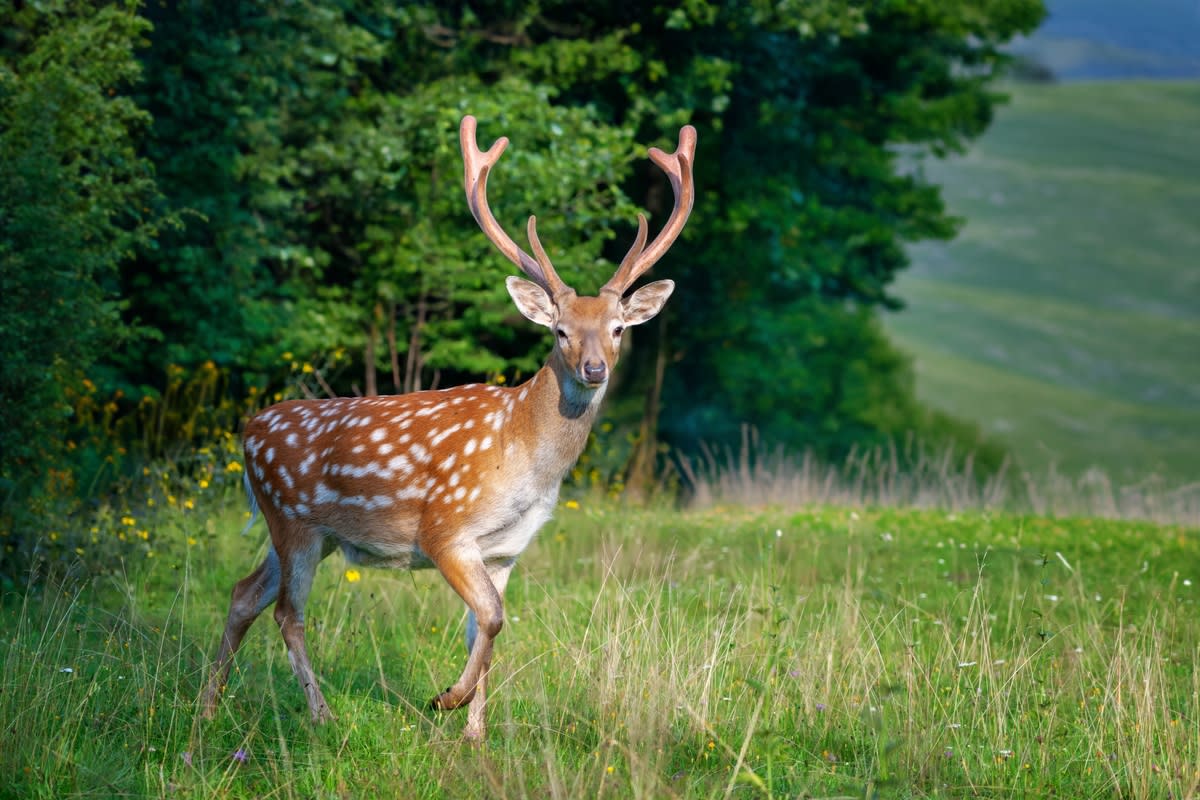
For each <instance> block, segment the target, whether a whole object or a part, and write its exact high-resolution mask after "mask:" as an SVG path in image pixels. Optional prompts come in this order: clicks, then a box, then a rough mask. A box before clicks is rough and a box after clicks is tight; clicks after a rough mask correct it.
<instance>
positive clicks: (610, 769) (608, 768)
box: [605, 764, 616, 775]
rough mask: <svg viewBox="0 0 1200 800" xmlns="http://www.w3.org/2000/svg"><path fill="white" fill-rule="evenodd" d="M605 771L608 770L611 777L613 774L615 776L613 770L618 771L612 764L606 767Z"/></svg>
mask: <svg viewBox="0 0 1200 800" xmlns="http://www.w3.org/2000/svg"><path fill="white" fill-rule="evenodd" d="M605 769H606V770H608V774H609V775H612V774H613V770H614V769H616V768H615V767H614V766H613V765H612V764H609V765H608V766H607V767H605Z"/></svg>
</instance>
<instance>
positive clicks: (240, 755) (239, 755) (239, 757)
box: [233, 747, 249, 764]
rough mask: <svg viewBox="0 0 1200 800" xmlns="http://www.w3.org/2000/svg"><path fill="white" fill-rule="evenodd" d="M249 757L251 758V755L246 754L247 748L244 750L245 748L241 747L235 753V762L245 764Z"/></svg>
mask: <svg viewBox="0 0 1200 800" xmlns="http://www.w3.org/2000/svg"><path fill="white" fill-rule="evenodd" d="M248 757H249V754H248V753H247V752H246V748H244V747H239V748H238V749H237V750H234V751H233V760H234V761H237V762H239V763H242V764H244V763H246V759H247V758H248Z"/></svg>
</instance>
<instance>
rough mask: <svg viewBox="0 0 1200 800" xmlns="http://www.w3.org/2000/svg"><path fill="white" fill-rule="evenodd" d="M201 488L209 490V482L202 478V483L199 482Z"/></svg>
mask: <svg viewBox="0 0 1200 800" xmlns="http://www.w3.org/2000/svg"><path fill="white" fill-rule="evenodd" d="M199 486H200V488H201V489H207V488H208V481H207V480H205V479H204V478H201V479H200V481H199Z"/></svg>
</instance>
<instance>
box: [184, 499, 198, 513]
mask: <svg viewBox="0 0 1200 800" xmlns="http://www.w3.org/2000/svg"><path fill="white" fill-rule="evenodd" d="M183 507H184V508H186V509H187V510H188V511H191V510H192V509H193V508H195V507H196V503H195V502H194V501H193V500H192V498H190V497H189V498H188V499H187V500H184V501H183Z"/></svg>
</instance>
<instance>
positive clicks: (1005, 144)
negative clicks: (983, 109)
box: [888, 82, 1200, 479]
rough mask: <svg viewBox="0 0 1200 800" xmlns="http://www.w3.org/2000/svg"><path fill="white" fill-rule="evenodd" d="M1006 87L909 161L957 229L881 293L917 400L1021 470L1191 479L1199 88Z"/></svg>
mask: <svg viewBox="0 0 1200 800" xmlns="http://www.w3.org/2000/svg"><path fill="white" fill-rule="evenodd" d="M1012 91H1013V101H1012V103H1011V105H1009V106H1008V107H1006V108H1004V109H1003V110H1002V111H1001V112H1000V115H999V118H998V119H997V121H996V123H995V125H994V126H993V128H992V129H991V130H989V131H988V133H987V135H986V136H985V137H984V138H983V140H982V141H981V142H979V144H978V145H977V146H976V147H975V148H974V149H973V151H972V152H971V153H970V154H969V155H968V156H966V157H964V158H961V159H956V160H954V161H952V162H950V163H930V164H928V165H926V173H927V175H928V176H929V177H930V178H931V179H933V180H935V181H938V182H940V183H942V184H944V186H945V197H946V199H947V202H948V204H949V206H950V208H951V209H952V211H953V212H954V213H956V214H959V215H961V216H963V217H965V218H966V220H967V224H966V226H965V227H964V229H963V231H962V232H961V234H960V235H959V237H958V238H957V239H956V240H955V241H954V242H951V243H950V244H923V245H920V246H916V247H913V248H912V250H911V254H912V258H913V267H912V269H911V270H909V271H908V273H907V274H906V275H904V276H903V277H902V278H901V279H900V281H899V282H898V284H897V294H899V295H900V296H901V297H902V298H904V299H905V300H906V301H907V303H908V308H907V309H906V310H905V311H903V312H901V313H899V314H895V315H892V316H891V317H890V318H889V320H888V327H889V330H890V331H891V333H892V334H893V335H894V337H895V339H896V340H897V341H898V343H899V344H900V345H901V346H902V347H903V348H904V349H905V350H907V351H908V352H910V353H912V354H913V355H914V356H915V362H916V367H917V374H918V392H919V394H920V395H921V397H922V398H923V399H924V400H925V401H927V402H929V403H931V404H933V405H935V406H937V407H940V408H944V409H946V410H948V411H950V412H952V413H954V414H957V415H959V416H962V417H966V418H970V419H975V420H977V421H979V422H980V423H982V424H983V426H984V427H985V429H986V430H988V431H989V432H991V433H993V434H995V435H996V436H997V437H998V438H999V439H1001V440H1002V441H1005V442H1007V443H1009V444H1010V445H1011V446H1012V448H1013V449H1014V451H1015V452H1016V453H1017V455H1018V456H1019V457H1020V458H1021V460H1022V462H1023V463H1026V464H1029V465H1044V464H1046V463H1050V462H1053V463H1056V464H1058V465H1060V466H1063V467H1066V468H1069V469H1073V470H1078V469H1082V468H1086V467H1088V466H1091V465H1098V466H1101V467H1103V468H1105V469H1107V470H1109V471H1110V472H1111V473H1113V474H1115V475H1117V476H1119V477H1122V478H1127V479H1128V478H1136V477H1139V476H1142V475H1145V474H1147V473H1148V472H1151V471H1158V472H1160V473H1166V474H1168V475H1171V476H1173V477H1175V478H1178V479H1191V478H1195V477H1200V83H1191V82H1189V83H1093V84H1080V83H1077V84H1064V85H1057V86H1036V87H1031V86H1020V87H1015V88H1013V89H1012Z"/></svg>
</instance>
